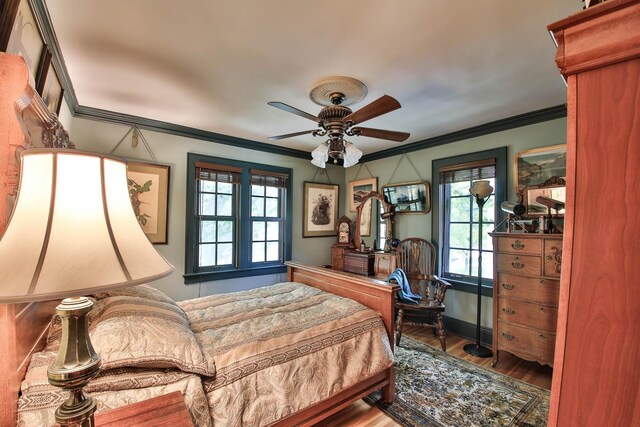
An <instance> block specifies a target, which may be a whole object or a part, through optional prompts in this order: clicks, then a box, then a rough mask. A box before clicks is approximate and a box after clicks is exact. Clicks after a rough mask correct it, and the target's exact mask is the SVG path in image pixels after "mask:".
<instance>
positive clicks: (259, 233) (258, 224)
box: [252, 221, 266, 242]
mask: <svg viewBox="0 0 640 427" xmlns="http://www.w3.org/2000/svg"><path fill="white" fill-rule="evenodd" d="M265 227H266V223H265V222H264V221H253V239H252V240H253V241H254V242H256V241H261V242H263V241H264V240H265V239H264V236H265V231H264V229H265Z"/></svg>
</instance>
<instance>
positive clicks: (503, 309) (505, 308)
mask: <svg viewBox="0 0 640 427" xmlns="http://www.w3.org/2000/svg"><path fill="white" fill-rule="evenodd" d="M502 311H504V312H505V313H506V314H508V315H509V316H512V315H514V314H516V311H515V310H514V309H513V308H509V307H503V308H502Z"/></svg>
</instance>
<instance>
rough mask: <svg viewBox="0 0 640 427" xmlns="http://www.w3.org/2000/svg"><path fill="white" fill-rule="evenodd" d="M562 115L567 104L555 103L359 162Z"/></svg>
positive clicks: (375, 154) (393, 149)
mask: <svg viewBox="0 0 640 427" xmlns="http://www.w3.org/2000/svg"><path fill="white" fill-rule="evenodd" d="M563 117H567V106H566V105H565V104H563V105H556V106H555V107H549V108H543V109H541V110H535V111H531V112H528V113H524V114H518V115H516V116H511V117H507V118H505V119H499V120H495V121H493V122H489V123H484V124H481V125H478V126H473V127H470V128H467V129H462V130H459V131H455V132H451V133H447V134H444V135H439V136H434V137H433V138H427V139H423V140H422V141H417V142H412V143H411V144H406V145H401V146H399V147H393V148H389V149H386V150H380V151H376V152H375V153H371V154H367V155H364V156H362V158H361V159H360V162H369V161H372V160H378V159H384V158H387V157H391V156H398V155H402V154H406V153H410V152H412V151H418V150H424V149H426V148H431V147H436V146H438V145H443V144H450V143H452V142H458V141H463V140H465V139H470V138H476V137H479V136H484V135H489V134H492V133H496V132H501V131H505V130H509V129H514V128H518V127H522V126H527V125H533V124H536V123H541V122H546V121H548V120H554V119H560V118H563Z"/></svg>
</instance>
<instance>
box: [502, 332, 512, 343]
mask: <svg viewBox="0 0 640 427" xmlns="http://www.w3.org/2000/svg"><path fill="white" fill-rule="evenodd" d="M502 336H503V337H504V339H507V340H509V341H513V339H514V338H515V337H514V336H513V335H511V334H510V333H509V332H503V333H502Z"/></svg>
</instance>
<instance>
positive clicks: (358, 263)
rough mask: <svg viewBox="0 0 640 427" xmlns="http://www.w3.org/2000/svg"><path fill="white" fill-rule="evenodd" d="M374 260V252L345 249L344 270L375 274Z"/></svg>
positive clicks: (367, 274) (368, 274)
mask: <svg viewBox="0 0 640 427" xmlns="http://www.w3.org/2000/svg"><path fill="white" fill-rule="evenodd" d="M374 262H375V255H374V253H373V252H358V251H355V250H353V249H348V250H345V251H344V271H348V272H350V273H356V274H362V275H365V276H373V274H374V271H373V264H374Z"/></svg>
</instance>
